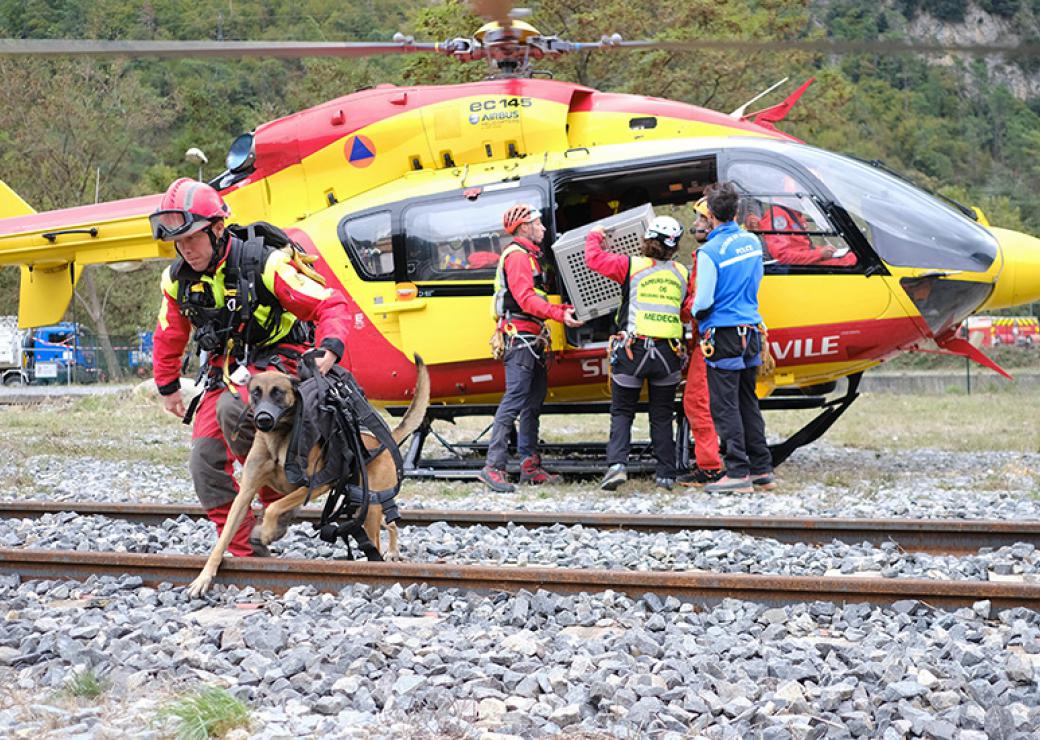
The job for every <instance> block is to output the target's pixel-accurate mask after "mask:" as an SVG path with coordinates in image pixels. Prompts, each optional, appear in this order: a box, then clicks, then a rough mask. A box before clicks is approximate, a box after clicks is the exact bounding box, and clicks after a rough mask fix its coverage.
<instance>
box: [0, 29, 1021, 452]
mask: <svg viewBox="0 0 1040 740" xmlns="http://www.w3.org/2000/svg"><path fill="white" fill-rule="evenodd" d="M496 13H497V14H496ZM492 15H494V17H495V20H494V21H493V22H491V23H489V24H488V25H485V26H484V27H483V28H481V29H480V30H479V31H478V32H477V33H476V34H475V35H474V37H473V38H471V39H453V40H451V41H448V42H444V43H438V44H423V43H416V42H415V41H414V40H413V39H411V38H407V37H402V36H400V35H399V36H398V37H395V40H394V42H392V43H386V44H305V43H299V44H296V43H285V44H272V43H259V42H257V43H254V42H68V41H37V42H33V41H0V54H30V55H70V54H72V55H75V54H89V55H111V54H124V55H152V56H207V55H213V56H218V55H222V56H243V55H248V54H255V55H269V56H270V55H274V56H304V55H321V54H324V55H336V56H361V55H366V54H383V53H394V52H399V53H412V52H421V51H430V52H435V53H442V54H447V55H450V56H453V57H455V58H457V59H459V60H461V61H473V60H486V61H487V62H488V64H489V66H490V72H491V76H490V77H489V79H487V80H486V81H483V82H475V83H469V84H457V85H444V86H423V85H417V86H411V87H398V86H394V85H380V86H377V87H376V88H374V89H369V90H364V91H361V92H356V93H353V94H350V95H346V96H343V97H340V98H336V99H334V100H330V101H328V102H326V103H323V104H321V105H318V106H315V107H313V108H310V109H307V110H304V111H301V112H299V113H296V114H293V115H290V116H287V117H285V118H281V119H278V120H275V121H271V122H269V123H265V124H263V125H261V126H259V127H257V128H256V130H255V131H252V132H250V133H246V134H243V135H241V136H239V137H238V138H237V139H235V140H234V142H233V143H232V144H231V147H230V150H229V152H228V155H227V161H226V165H227V169H226V170H225V171H224V172H223V173H222V174H220V175H219V176H217V177H216V178H214V180H212V181H211V182H212V184H213V185H214V186H215V187H217V188H218V189H219V190H220V191H221V192H222V193H223V195H224V197H225V198H226V199H227V202H228V203H229V204H230V206H231V208H232V213H233V217H234V220H235V221H238V222H241V223H248V222H251V221H255V220H266V221H270V222H272V223H275V224H278V225H280V226H282V227H283V228H285V229H286V230H287V231H288V232H289V233H290V234H291V235H292V236H293V238H294V239H295V240H297V241H298V242H299V244H301V245H302V246H303V247H304V248H305V249H306V250H307V251H308V252H311V253H313V254H316V255H318V256H319V257H320V258H321V260H320V261H319V263H318V266H319V268H320V270H321V272H322V273H323V274H324V275H325V276H326V278H327V279H328V281H329V284H330V285H332V286H335V287H336V288H337V289H339V290H341V291H342V292H343V294H344V295H345V296H346V298H347V300H348V303H349V305H350V308H351V311H352V312H353V323H352V325H351V330H350V336H348V337H345V338H344V339H345V344H346V347H347V354H346V356H345V358H344V364H345V365H347V366H348V367H349V368H350V369H351V370H352V371H353V372H354V374H355V375H356V376H357V377H358V379H359V381H360V382H361V384H362V385H363V386H364V388H365V389H366V392H367V393H368V394H369V396H370V398H372V399H373V400H374V401H376V402H378V403H380V404H382V405H385V406H389V407H394V406H399V405H404V404H406V403H407V400H408V395H409V392H410V389H411V388H413V387H414V384H415V366H414V364H413V362H412V359H411V358H412V355H413V353H418V354H420V355H422V356H423V358H424V359H425V360H426V362H427V363H428V365H429V368H430V373H431V381H432V393H433V398H434V402H435V404H437V406H436V407H435V409H434V410H435V412H436V414H435V415H439V416H441V417H444V418H454V417H455V416H459V415H469V414H485V413H489V412H490V411H491V410H492V409H493V404H494V403H495V402H496V401H497V399H498V398H499V396H500V394H501V392H502V389H503V380H504V379H503V371H502V366H501V364H500V363H498V362H495V361H493V360H492V359H491V357H490V354H489V350H488V337H489V336H490V334H491V332H492V319H491V317H490V313H489V309H488V303H489V301H490V296H491V294H492V279H493V275H494V269H495V264H496V262H497V256H498V254H499V253H500V252H501V250H502V249H503V248H504V247H505V246H506V244H507V243H508V239H507V237H506V236H505V235H504V233H503V231H502V229H501V214H502V212H503V211H504V210H505V209H506V207H508V206H509V205H511V204H512V203H514V202H517V201H527V202H532V203H535V204H537V205H538V206H539V207H540V208H542V210H543V214H544V221H545V223H546V226H547V228H548V237H547V239H549V240H551V239H553V238H554V237H555V236H557V235H559V234H561V233H563V232H565V231H568V230H570V229H573V228H576V227H579V226H581V225H583V224H586V223H588V222H591V221H593V220H597V219H599V218H603V217H605V216H609V215H611V214H614V213H617V212H619V211H620V210H624V209H626V208H628V207H630V206H634V205H639V204H642V203H645V202H651V203H653V204H654V206H655V207H658V208H665V209H667V208H669V207H677V208H681V207H683V206H688V205H689V204H692V202H693V201H695V200H697V199H698V198H699V197H700V196H701V194H702V191H703V189H704V187H705V186H706V185H708V184H709V183H712V182H715V181H716V180H732V181H734V182H735V183H736V184H737V185H738V186H739V188H740V189H741V190H742V192H743V195H744V198H743V204H742V207H741V215H740V218H741V219H742V221H743V222H744V223H745V225H747V226H748V227H749V228H751V230H753V231H757V232H758V233H760V234H761V235H762V238H763V241H764V242H765V244H766V247H767V251H768V248H769V245H770V243H771V240H774V239H788V240H789V241H790V240H791V239H794V240H796V241H798V242H799V245H800V246H799V249H801V250H803V251H805V252H806V254H809V253H811V252H813V251H814V250H815V251H816V256H815V257H813V256H812V255H811V254H810V255H809V256H808V257H803V258H798V259H787V260H785V259H783V258H780V257H779V256H772V255H771V258H770V260H769V261H768V262H767V265H766V277H765V280H764V282H763V284H762V303H763V309H764V316H765V319H766V323H767V325H768V326H769V329H770V342H771V346H772V350H773V355H774V357H775V359H776V363H777V367H776V372H775V375H774V376H773V377H772V378H771V379H769V380H768V382H766V383H765V384H764V385H763V387H762V388H761V389H760V391H761V394H762V395H767V394H770V393H771V395H768V397H766V398H764V399H763V406H764V407H767V408H768V407H772V408H784V407H818V408H820V413H819V415H818V416H817V417H816V419H815V420H814V421H813V422H811V423H810V424H809V425H807V426H806V427H805V428H803V429H802V430H801V431H799V432H798V433H797V434H795V435H794V436H793V437H792V438H791V439H789V440H787V441H786V442H784V443H783V444H781V445H778V446H777V447H775V448H774V457H775V459H776V461H777V462H780V461H782V460H783V459H784V458H786V457H787V455H789V454H790V452H791V451H792V450H793V449H794V448H795V447H797V446H798V445H800V444H805V443H807V442H809V441H812V440H814V439H816V438H817V437H818V436H819V435H820V434H822V433H823V432H824V431H825V430H826V429H827V428H828V427H829V426H830V425H831V424H832V423H833V422H834V421H835V420H836V419H837V417H838V416H840V414H841V413H842V412H843V411H844V410H845V409H846V408H848V406H849V404H851V402H852V401H853V400H854V399H855V397H856V395H857V386H858V381H859V378H860V376H861V374H862V373H863V371H864V370H866V369H868V368H870V367H872V366H874V365H877V364H878V363H880V362H882V361H883V360H885V359H888V358H890V357H892V356H894V355H896V354H898V353H900V352H903V351H907V350H912V349H916V348H924V347H934V346H935V345H938V347H939V348H941V349H942V350H945V351H948V352H953V353H957V354H964V355H966V356H969V357H971V358H973V359H975V360H977V361H979V362H981V363H982V364H984V365H987V366H989V367H991V368H993V369H995V370H997V371H998V372H1003V371H1001V370H1000V369H999V368H998V367H997V366H996V365H995V364H993V363H992V362H991V361H990V360H989V359H988V358H986V357H985V356H984V355H982V354H981V353H980V352H979V351H978V350H976V349H975V348H973V347H972V346H971V345H970V344H968V343H967V342H966V341H964V340H961V339H958V338H957V337H956V336H955V332H956V329H957V327H958V326H959V324H960V322H961V321H962V320H963V319H964V318H966V317H967V316H969V315H971V314H974V313H977V312H981V311H990V310H993V309H997V308H1005V307H1009V306H1015V305H1021V304H1025V303H1029V302H1032V301H1035V300H1037V299H1040V241H1038V240H1037V239H1035V238H1033V237H1032V236H1029V235H1026V234H1022V233H1018V232H1014V231H1008V230H1005V229H1000V228H997V227H994V226H991V225H990V224H989V223H988V222H987V221H986V219H985V217H984V216H983V215H982V214H981V212H978V211H977V210H975V209H968V208H965V207H964V206H960V205H958V204H955V203H952V202H947V201H944V200H943V199H940V198H939V197H936V196H933V195H931V194H929V193H928V192H925V191H923V190H921V189H919V188H917V187H915V186H914V185H912V184H910V183H908V182H907V181H905V180H903V179H902V178H900V177H899V176H898V175H896V174H894V173H891V172H889V171H887V170H886V169H885V168H884V167H883V166H882V165H881V164H880V163H877V162H864V161H859V160H855V159H852V158H848V157H844V156H841V155H838V154H834V153H830V152H827V151H824V150H820V149H816V148H813V147H811V146H808V145H806V144H803V143H801V142H799V141H798V140H796V139H794V138H793V137H791V136H789V135H787V134H784V133H783V132H781V131H779V130H778V129H777V128H776V125H775V124H776V123H778V122H779V121H781V120H782V119H783V117H784V116H785V115H786V113H787V112H788V111H789V110H790V108H791V106H792V105H794V103H795V102H796V101H797V100H798V98H799V97H800V96H801V94H802V93H803V92H804V91H805V89H806V87H807V86H808V84H809V83H806V84H805V85H803V86H802V87H801V88H799V89H798V90H797V91H796V92H795V93H793V94H792V95H791V96H790V97H789V98H788V99H786V100H785V101H783V102H782V103H781V104H779V105H776V106H773V107H771V108H766V109H765V110H762V111H759V112H757V113H754V114H744V113H743V109H741V110H739V111H736V112H735V113H734V114H731V115H726V114H723V113H718V112H715V111H711V110H707V109H704V108H699V107H696V106H693V105H688V104H685V103H680V102H675V101H670V100H662V99H655V98H647V97H642V96H639V95H628V94H615V93H606V92H600V91H597V90H594V89H591V88H589V87H585V86H582V85H577V84H572V83H568V82H560V81H555V80H551V79H541V78H537V77H534V76H532V74H531V73H532V64H533V62H535V61H537V60H540V59H545V58H553V57H556V56H559V55H561V54H565V53H569V52H573V51H579V50H587V49H589V48H612V47H614V48H616V47H625V46H632V47H636V48H652V47H653V46H654V42H625V41H622V40H621V39H620V38H619V37H616V36H615V37H609V38H607V37H605V38H603V39H601V40H600V41H599V42H593V43H587V44H586V43H572V42H567V41H563V40H561V39H558V38H556V37H553V36H543V35H542V34H540V33H539V32H538V31H537V30H536V29H535V28H534V27H533V26H531V25H529V24H527V23H525V22H523V21H519V20H516V19H514V18H511V17H509V16H508V15H506V14H503V12H502V9H501V8H499V9H498V11H496V12H495V13H493V14H492ZM158 199H159V195H154V196H147V197H141V198H132V199H128V200H122V201H116V202H110V203H102V204H98V205H91V206H83V207H78V208H69V209H64V210H58V211H51V212H47V213H34V212H33V211H32V209H31V208H30V207H29V206H28V205H27V204H26V203H25V202H23V201H22V200H21V199H20V198H19V197H18V196H17V195H16V194H15V193H14V192H13V191H11V190H10V189H9V188H7V187H6V186H5V185H3V184H2V183H0V217H2V220H0V264H8V265H20V266H21V269H22V282H21V292H20V321H21V323H22V324H23V325H24V326H34V325H42V324H46V323H51V322H54V321H56V320H58V319H60V318H61V316H62V314H63V313H64V311H65V309H66V306H67V304H68V301H69V299H70V297H71V295H72V290H73V287H74V284H75V281H76V280H77V279H78V276H79V274H80V272H81V270H82V269H83V268H84V267H85V266H87V265H92V264H101V263H115V262H126V261H134V260H146V259H154V258H170V257H172V256H173V255H172V253H171V251H170V249H169V248H168V246H167V245H163V244H160V243H156V242H155V241H153V240H152V238H151V236H150V233H149V228H148V222H147V215H148V213H150V212H151V211H152V210H154V208H155V207H156V204H157V202H158ZM678 213H679V214H680V216H681V217H682V218H683V220H685V221H686V222H687V223H688V222H689V221H690V220H692V211H690V210H688V209H687V210H685V211H681V210H680V211H679V212H678ZM788 246H790V244H788ZM824 247H826V248H827V249H823V248H824ZM790 251H791V250H790V249H786V250H785V254H787V253H790ZM824 251H825V252H826V254H827V255H828V256H829V257H830V258H829V259H821V258H819V254H820V253H821V252H824ZM561 290H562V288H561V287H560V286H558V290H557V293H558V295H557V296H556V299H558V300H567V299H568V296H566V295H559V293H560V292H561ZM610 330H611V327H610V319H609V317H601V318H599V319H595V320H593V321H590V322H588V323H587V324H586V325H585V326H584V327H582V328H580V329H568V330H566V331H564V329H563V328H562V327H559V326H554V329H553V331H554V333H553V336H552V346H553V349H554V350H555V353H556V355H555V358H556V361H555V362H554V364H553V365H552V367H551V370H550V390H549V398H548V399H547V403H548V404H549V406H548V407H547V410H549V411H551V410H553V407H555V410H558V411H560V410H562V411H568V412H582V411H592V410H595V409H602V408H605V405H604V403H605V401H606V399H608V398H609V390H608V388H607V364H606V358H605V353H604V342H605V340H606V338H607V336H608V335H609V333H610ZM841 378H848V379H849V382H848V383H847V386H846V390H845V393H844V395H843V396H841V397H839V398H837V399H833V398H828V397H827V396H826V395H824V394H825V393H828V392H830V391H831V390H833V389H834V386H835V382H836V381H837V380H839V379H841ZM682 434H685V430H683V431H682ZM565 448H566V446H565ZM421 449H422V440H421V439H420V440H419V443H418V444H417V445H413V450H412V454H411V460H410V462H411V464H412V465H413V466H414V465H419V463H418V460H419V458H418V455H419V451H421ZM458 465H459V463H458V461H455V462H453V463H449V464H448V466H449V467H452V468H457V467H458ZM420 467H421V466H420ZM437 469H438V468H437V466H436V465H434V466H433V467H431V468H426V470H428V471H432V472H434V473H435V472H436V471H437Z"/></svg>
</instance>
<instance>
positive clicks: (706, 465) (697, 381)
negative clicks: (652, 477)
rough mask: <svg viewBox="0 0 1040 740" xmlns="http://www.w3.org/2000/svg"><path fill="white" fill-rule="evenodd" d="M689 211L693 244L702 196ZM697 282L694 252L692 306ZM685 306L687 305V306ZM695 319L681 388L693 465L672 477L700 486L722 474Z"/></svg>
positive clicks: (704, 214) (703, 237) (704, 231)
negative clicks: (691, 433)
mask: <svg viewBox="0 0 1040 740" xmlns="http://www.w3.org/2000/svg"><path fill="white" fill-rule="evenodd" d="M693 211H694V213H695V214H696V216H697V220H696V221H695V222H694V224H693V238H694V239H695V240H696V242H697V244H703V243H704V242H705V241H707V239H708V233H709V232H710V231H711V224H710V223H709V222H708V203H707V201H706V200H705V199H704V198H701V199H700V200H698V201H697V202H696V203H695V204H694V206H693ZM696 285H697V253H696V248H695V250H694V254H693V267H692V268H691V269H690V285H689V288H688V289H687V291H686V296H687V300H688V301H689V303H690V305H691V306H692V305H693V296H694V290H695V288H696ZM687 308H689V307H687ZM698 336H699V335H698V332H697V322H696V321H693V337H694V341H693V342H692V345H691V347H690V366H689V372H688V373H687V375H686V389H685V390H684V391H683V399H682V400H683V413H684V414H686V419H687V421H689V422H690V429H691V431H692V432H693V454H694V456H695V458H696V461H697V464H696V466H695V467H694V468H693V469H692V470H690V471H688V472H686V473H683V474H682V475H680V476H679V477H678V478H676V483H678V484H679V485H681V486H696V487H698V488H699V487H701V486H704V485H706V484H708V483H714V482H715V481H717V480H718V479H719V478H721V477H722V474H723V472H724V471H723V469H722V458H721V457H720V456H719V437H718V435H717V434H716V433H715V422H714V421H713V420H712V417H711V399H710V397H709V396H708V367H707V365H705V364H704V355H703V354H701V345H700V342H698V341H697V337H698Z"/></svg>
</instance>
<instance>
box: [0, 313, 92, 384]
mask: <svg viewBox="0 0 1040 740" xmlns="http://www.w3.org/2000/svg"><path fill="white" fill-rule="evenodd" d="M17 327H18V319H17V317H15V316H3V317H0V371H2V378H3V383H4V385H22V384H28V383H33V384H47V383H70V382H72V383H89V382H96V381H98V380H101V379H103V377H102V376H101V373H100V371H99V370H98V365H97V351H96V349H95V348H94V346H93V342H92V341H91V338H90V335H89V334H88V333H86V332H85V331H84V330H83V329H82V327H80V326H79V324H75V323H72V322H62V323H59V324H55V325H53V326H41V327H37V328H35V329H22V330H20V329H18V328H17Z"/></svg>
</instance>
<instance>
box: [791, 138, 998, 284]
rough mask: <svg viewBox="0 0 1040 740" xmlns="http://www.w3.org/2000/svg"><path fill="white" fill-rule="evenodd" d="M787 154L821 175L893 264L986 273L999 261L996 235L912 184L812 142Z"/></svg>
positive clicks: (869, 237)
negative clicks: (819, 147)
mask: <svg viewBox="0 0 1040 740" xmlns="http://www.w3.org/2000/svg"><path fill="white" fill-rule="evenodd" d="M787 154H788V155H789V156H790V157H791V158H792V159H794V160H796V161H797V162H798V163H799V164H801V165H802V166H803V167H805V168H807V169H808V170H810V171H811V172H812V173H813V174H814V175H816V177H817V178H818V179H819V180H820V182H821V183H822V184H823V187H825V188H826V189H827V190H829V191H830V195H831V196H832V197H833V198H834V200H835V202H836V203H837V204H838V205H840V206H841V207H842V208H843V209H845V211H846V212H847V213H848V214H849V216H851V217H852V219H853V221H854V222H855V223H856V225H857V226H858V227H859V229H860V230H861V231H862V232H863V235H864V236H865V237H866V238H867V240H868V241H869V242H870V244H871V246H873V248H874V249H875V250H876V251H877V253H878V256H880V257H881V259H883V260H884V261H885V262H887V263H888V264H890V265H899V266H905V267H921V268H928V269H941V270H966V271H970V272H984V271H986V270H988V269H989V267H990V265H992V264H993V260H994V259H996V256H997V250H998V247H997V241H996V239H995V238H994V237H993V235H992V234H990V233H989V232H988V231H986V229H984V228H982V227H981V226H979V225H978V224H977V223H975V222H974V221H972V220H970V219H968V218H966V217H965V216H964V214H962V213H960V212H959V211H956V210H954V209H953V208H951V207H950V206H949V205H947V204H946V203H943V202H941V201H939V200H938V199H936V198H934V197H932V196H931V195H929V194H928V193H926V192H924V191H923V190H920V189H919V188H916V187H914V186H913V185H911V184H910V183H908V182H906V181H904V180H901V179H899V178H897V177H894V176H893V175H890V174H889V173H887V172H885V171H884V170H882V169H880V168H878V167H873V166H871V165H870V164H868V163H865V162H860V161H857V160H853V159H849V158H848V157H843V156H841V155H839V154H834V153H832V152H826V151H823V150H821V149H815V148H813V147H810V146H791V147H790V148H789V150H788V152H787Z"/></svg>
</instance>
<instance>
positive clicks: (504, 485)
mask: <svg viewBox="0 0 1040 740" xmlns="http://www.w3.org/2000/svg"><path fill="white" fill-rule="evenodd" d="M477 477H478V478H480V480H482V481H483V482H484V485H485V486H487V487H488V489H489V490H491V491H494V492H495V493H513V492H514V491H516V486H514V485H513V484H512V483H510V482H509V478H508V476H507V475H506V471H504V470H501V469H499V468H491V467H487V466H485V467H484V468H482V469H481V471H480V473H479V474H478V475H477Z"/></svg>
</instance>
